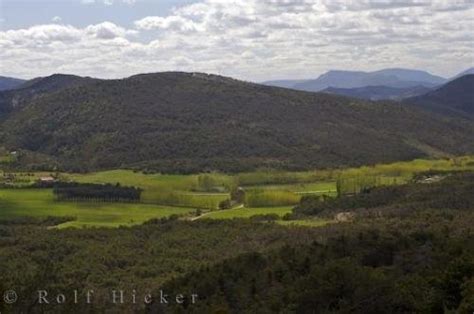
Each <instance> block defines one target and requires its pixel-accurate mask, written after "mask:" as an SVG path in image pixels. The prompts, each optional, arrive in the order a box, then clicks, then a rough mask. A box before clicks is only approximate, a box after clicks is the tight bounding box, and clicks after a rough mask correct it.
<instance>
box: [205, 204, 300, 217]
mask: <svg viewBox="0 0 474 314" xmlns="http://www.w3.org/2000/svg"><path fill="white" fill-rule="evenodd" d="M292 208H293V207H291V206H285V207H260V208H236V209H227V210H218V211H213V212H210V213H207V214H204V215H203V217H202V218H200V219H233V218H250V217H252V216H256V215H269V214H276V215H278V216H280V217H283V216H284V215H285V214H288V213H291V210H292Z"/></svg>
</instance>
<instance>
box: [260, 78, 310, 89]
mask: <svg viewBox="0 0 474 314" xmlns="http://www.w3.org/2000/svg"><path fill="white" fill-rule="evenodd" d="M304 82H306V80H275V81H265V82H262V84H263V85H267V86H275V87H283V88H294V87H295V85H297V84H301V83H304Z"/></svg>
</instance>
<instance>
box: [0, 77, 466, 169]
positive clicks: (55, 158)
mask: <svg viewBox="0 0 474 314" xmlns="http://www.w3.org/2000/svg"><path fill="white" fill-rule="evenodd" d="M86 81H87V83H84V84H78V85H72V86H68V87H65V88H62V89H59V90H54V91H53V92H49V93H44V94H42V95H41V96H39V97H33V98H30V99H29V100H27V101H25V102H24V103H23V105H22V106H17V107H14V108H13V110H12V111H10V112H8V113H6V114H5V116H4V118H3V121H2V122H0V146H5V147H6V148H7V149H8V150H10V151H13V150H15V151H23V152H25V154H29V153H31V154H34V155H35V156H46V157H47V158H44V159H42V160H39V161H38V162H37V163H36V164H34V165H33V166H34V167H36V168H37V169H51V168H54V167H55V166H58V167H59V169H65V170H68V171H92V170H98V169H112V168H132V169H141V170H150V171H159V172H171V173H189V172H202V171H225V172H237V171H251V170H256V169H260V168H272V169H287V170H305V169H315V168H329V167H339V166H355V165H363V164H374V163H379V162H391V161H397V160H410V159H414V158H418V157H427V156H432V154H433V152H440V153H441V154H443V155H445V156H449V155H451V154H466V153H471V152H474V143H472V141H469V139H470V138H471V134H472V132H474V126H473V125H472V124H471V123H468V122H467V121H463V120H458V119H455V118H446V117H443V116H440V115H437V114H431V113H427V112H424V111H423V110H419V109H416V108H411V107H410V106H406V105H403V104H396V103H390V102H388V103H373V102H367V101H361V100H355V99H348V98H346V97H341V96H335V95H327V94H323V93H308V92H302V91H296V90H289V89H285V88H278V87H269V86H264V85H259V84H255V83H250V82H245V81H239V80H235V79H232V78H226V77H221V76H217V75H207V74H202V73H184V72H165V73H153V74H144V75H137V76H133V77H130V78H126V79H120V80H93V81H89V80H86ZM22 92H23V93H24V91H22Z"/></svg>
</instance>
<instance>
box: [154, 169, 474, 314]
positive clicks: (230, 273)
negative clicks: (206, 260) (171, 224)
mask: <svg viewBox="0 0 474 314" xmlns="http://www.w3.org/2000/svg"><path fill="white" fill-rule="evenodd" d="M371 198H373V199H371ZM339 202H340V204H338V206H333V205H334V203H328V204H327V205H328V206H327V208H322V210H320V209H319V208H317V207H319V206H321V207H324V206H323V205H320V204H316V205H314V204H313V206H311V204H304V205H303V206H306V207H307V208H306V210H305V211H304V212H305V213H309V214H315V213H319V212H323V213H324V212H325V213H328V212H333V213H334V212H337V211H334V209H335V207H338V208H339V206H341V209H343V210H346V211H350V212H353V213H356V218H355V221H354V222H352V223H343V224H336V225H328V226H325V227H321V228H319V229H318V232H317V236H316V237H313V238H311V239H310V240H309V241H308V242H309V243H307V244H303V245H301V246H288V245H285V246H283V247H281V248H279V249H276V250H274V251H272V252H270V253H262V252H258V253H257V252H255V253H248V254H243V255H241V256H239V257H236V258H233V259H230V260H226V261H224V262H221V263H218V264H217V265H214V266H212V267H208V266H206V267H202V268H201V269H200V270H197V271H193V272H192V273H190V274H188V275H186V276H183V277H181V278H177V279H174V280H171V281H170V282H168V283H166V284H165V285H164V288H165V289H166V290H167V291H172V292H178V291H195V292H196V293H197V294H199V295H202V296H204V299H202V300H201V302H200V303H199V304H198V305H188V304H185V305H183V306H175V309H176V310H181V311H182V312H186V313H217V312H219V311H220V312H222V313H446V312H447V311H456V312H457V313H472V312H473V311H474V298H473V296H474V294H473V291H474V290H473V289H474V230H473V228H472V226H473V225H474V174H473V173H467V174H458V175H452V176H451V177H449V178H446V179H444V180H442V181H441V182H439V183H433V184H432V185H429V184H410V185H407V186H403V187H395V188H392V190H391V191H387V190H386V189H384V188H381V189H376V190H374V191H372V192H370V193H368V194H366V195H363V196H362V195H361V196H359V197H357V198H354V199H353V202H351V201H350V200H349V198H345V199H342V200H340V201H339ZM311 208H313V210H310V209H311ZM358 208H368V209H370V210H371V212H372V215H359V211H356V210H355V209H358ZM296 211H297V212H301V209H297V210H296ZM149 310H150V312H161V311H162V310H163V307H162V306H161V305H160V304H158V303H157V302H155V304H153V305H151V306H150V307H149Z"/></svg>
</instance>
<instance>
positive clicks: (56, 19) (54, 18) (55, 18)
mask: <svg viewBox="0 0 474 314" xmlns="http://www.w3.org/2000/svg"><path fill="white" fill-rule="evenodd" d="M62 20H63V19H62V18H61V17H60V16H55V17H53V18H52V19H51V22H54V23H59V22H61V21H62Z"/></svg>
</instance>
